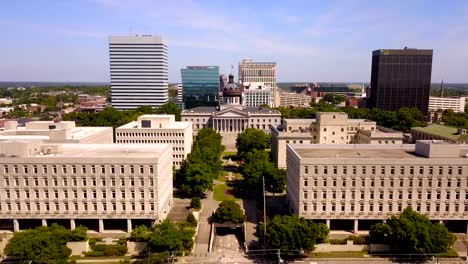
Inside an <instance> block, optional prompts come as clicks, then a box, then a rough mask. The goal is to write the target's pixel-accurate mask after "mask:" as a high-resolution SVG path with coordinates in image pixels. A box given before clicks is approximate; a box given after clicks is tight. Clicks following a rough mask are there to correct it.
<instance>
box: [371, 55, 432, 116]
mask: <svg viewBox="0 0 468 264" xmlns="http://www.w3.org/2000/svg"><path fill="white" fill-rule="evenodd" d="M431 73H432V50H419V49H408V48H405V49H400V50H375V51H373V52H372V73H371V89H370V98H369V102H368V106H369V107H371V108H372V107H376V108H380V109H382V110H389V111H396V110H398V109H400V108H402V107H417V108H419V109H420V110H421V111H422V112H423V113H424V114H426V113H427V110H428V104H429V92H430V88H431Z"/></svg>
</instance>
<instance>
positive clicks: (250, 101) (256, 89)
mask: <svg viewBox="0 0 468 264" xmlns="http://www.w3.org/2000/svg"><path fill="white" fill-rule="evenodd" d="M242 87H243V91H242V105H243V106H246V107H258V106H260V105H268V106H269V107H274V102H273V89H272V88H271V87H269V86H266V85H264V84H263V83H242Z"/></svg>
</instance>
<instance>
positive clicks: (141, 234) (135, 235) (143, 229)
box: [130, 225, 152, 242]
mask: <svg viewBox="0 0 468 264" xmlns="http://www.w3.org/2000/svg"><path fill="white" fill-rule="evenodd" d="M151 233H152V230H151V228H149V227H147V226H145V225H140V226H136V227H135V228H134V229H133V230H132V233H131V235H130V239H131V240H132V241H136V242H147V241H148V240H150V238H151Z"/></svg>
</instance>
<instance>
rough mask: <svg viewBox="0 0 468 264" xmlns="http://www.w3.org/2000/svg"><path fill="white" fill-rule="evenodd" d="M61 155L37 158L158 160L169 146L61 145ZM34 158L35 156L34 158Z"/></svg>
mask: <svg viewBox="0 0 468 264" xmlns="http://www.w3.org/2000/svg"><path fill="white" fill-rule="evenodd" d="M61 146H62V151H61V153H56V154H51V155H42V156H40V155H37V157H44V158H47V157H50V156H55V157H85V158H159V157H160V156H161V154H162V153H163V152H165V151H166V150H167V149H168V148H169V149H172V147H171V146H170V145H169V144H61ZM35 157H36V156H35Z"/></svg>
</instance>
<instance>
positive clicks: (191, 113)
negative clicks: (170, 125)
mask: <svg viewBox="0 0 468 264" xmlns="http://www.w3.org/2000/svg"><path fill="white" fill-rule="evenodd" d="M181 116H182V120H183V121H186V122H192V127H193V133H194V134H195V135H196V133H197V132H198V130H200V129H202V128H204V127H210V128H213V129H214V130H216V131H218V132H220V133H221V135H222V136H223V142H222V143H223V145H224V146H225V147H226V149H228V150H234V149H235V148H236V138H237V135H238V134H239V133H241V132H242V131H244V129H246V128H257V129H261V130H263V131H265V132H267V133H269V132H270V127H271V126H277V125H279V124H280V122H281V113H280V112H279V111H277V110H272V109H269V108H262V107H243V106H242V92H241V91H240V89H239V88H238V87H237V85H236V84H235V83H234V76H233V75H232V74H231V75H229V82H228V84H227V85H226V87H225V88H224V90H223V104H221V105H220V106H219V107H214V106H213V107H207V106H201V107H195V108H192V109H186V110H184V111H182V114H181Z"/></svg>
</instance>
